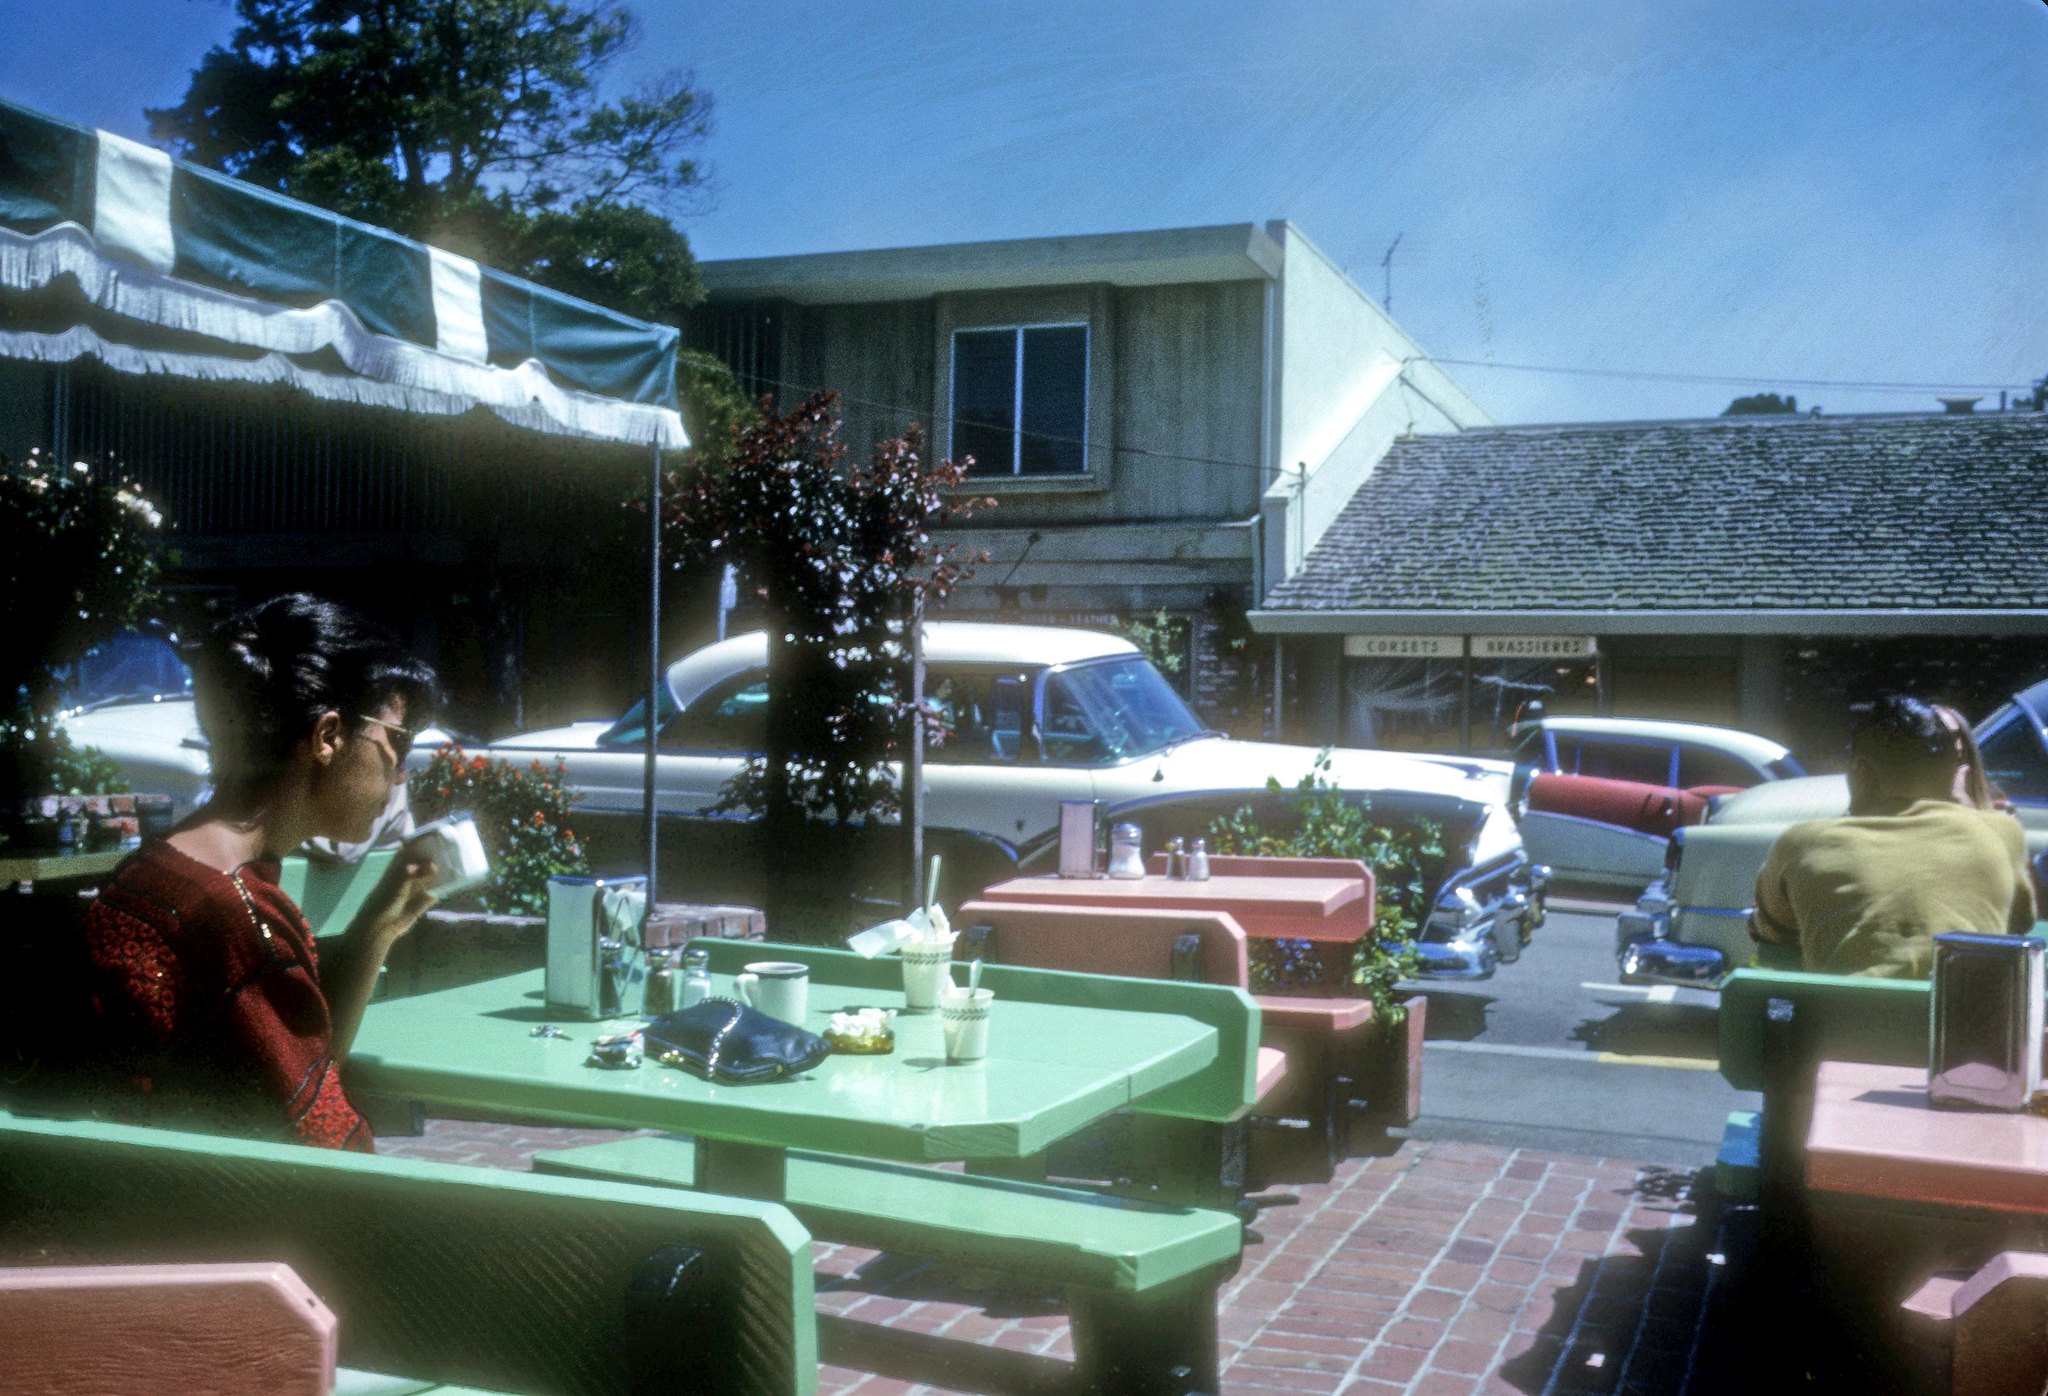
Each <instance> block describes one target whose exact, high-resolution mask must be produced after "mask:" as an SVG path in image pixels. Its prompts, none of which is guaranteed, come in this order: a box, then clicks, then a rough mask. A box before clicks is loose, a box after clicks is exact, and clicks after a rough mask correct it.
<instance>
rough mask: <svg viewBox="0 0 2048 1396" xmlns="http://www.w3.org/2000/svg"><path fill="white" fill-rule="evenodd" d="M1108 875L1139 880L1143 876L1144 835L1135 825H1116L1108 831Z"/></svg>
mask: <svg viewBox="0 0 2048 1396" xmlns="http://www.w3.org/2000/svg"><path fill="white" fill-rule="evenodd" d="M1109 875H1110V876H1111V877H1116V878H1139V877H1143V876H1144V875H1145V834H1144V831H1143V830H1142V829H1140V828H1139V827H1138V826H1137V825H1135V824H1118V825H1117V826H1115V827H1114V828H1112V829H1111V830H1110V831H1109Z"/></svg>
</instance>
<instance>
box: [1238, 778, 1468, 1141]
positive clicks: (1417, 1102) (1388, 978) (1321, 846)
mask: <svg viewBox="0 0 2048 1396" xmlns="http://www.w3.org/2000/svg"><path fill="white" fill-rule="evenodd" d="M1329 766H1330V753H1329V751H1328V750H1327V749H1325V750H1324V751H1323V753H1322V755H1321V756H1320V757H1319V758H1318V759H1317V762H1316V765H1315V767H1314V768H1313V769H1312V770H1310V771H1309V773H1308V774H1307V775H1305V776H1303V777H1302V779H1301V781H1300V783H1299V784H1298V785H1297V786H1296V787H1295V788H1296V791H1297V793H1298V794H1299V795H1300V801H1299V805H1298V813H1299V819H1298V821H1297V822H1295V823H1293V824H1292V825H1291V826H1290V827H1288V828H1285V829H1268V828H1265V827H1262V826H1261V825H1260V824H1259V822H1258V820H1257V819H1256V818H1255V817H1254V816H1253V814H1252V811H1251V810H1250V809H1249V808H1243V809H1239V810H1237V811H1236V812H1234V813H1232V814H1230V815H1227V816H1225V817H1224V818H1222V819H1218V820H1216V821H1215V822H1214V823H1212V824H1211V825H1210V826H1209V837H1210V842H1211V844H1212V846H1213V847H1214V849H1215V851H1216V852H1218V853H1237V854H1251V855H1255V856H1261V857H1279V858H1355V859H1357V860H1358V861H1360V862H1362V863H1364V864H1365V865H1366V866H1367V867H1369V868H1371V869H1372V872H1373V889H1374V890H1373V933H1372V934H1371V935H1368V936H1365V937H1364V938H1362V939H1361V940H1359V941H1358V942H1357V943H1356V944H1355V945H1354V946H1352V947H1351V952H1350V960H1349V962H1348V963H1347V964H1346V965H1345V966H1344V969H1343V973H1342V976H1341V978H1342V981H1343V982H1344V983H1345V984H1346V985H1348V986H1349V987H1350V989H1351V990H1352V991H1353V992H1354V993H1356V994H1357V995H1358V996H1359V997H1361V998H1367V999H1370V1000H1371V1001H1372V1006H1373V1021H1374V1023H1375V1024H1376V1028H1375V1031H1374V1034H1373V1037H1372V1045H1371V1048H1370V1050H1369V1054H1368V1056H1367V1058H1366V1060H1365V1061H1363V1062H1362V1063H1360V1072H1359V1078H1358V1081H1357V1085H1358V1086H1359V1088H1360V1089H1361V1090H1362V1091H1363V1092H1364V1094H1365V1098H1366V1100H1367V1101H1368V1102H1369V1110H1370V1116H1371V1118H1373V1119H1375V1120H1377V1121H1381V1122H1384V1123H1392V1124H1406V1123H1408V1122H1409V1121H1411V1120H1413V1119H1414V1118H1415V1117H1416V1116H1417V1115H1418V1114H1420V1113H1421V1109H1422V1044H1423V1035H1424V1030H1425V1015H1426V1013H1427V1010H1428V1008H1429V1000H1428V999H1427V998H1425V997H1424V996H1423V995H1421V994H1411V993H1403V992H1401V989H1400V985H1401V984H1402V983H1403V982H1404V981H1406V980H1408V979H1410V978H1412V977H1413V976H1414V975H1415V973H1416V971H1417V970H1418V969H1420V967H1421V962H1420V959H1419V957H1418V955H1417V953H1416V949H1415V937H1416V933H1417V932H1418V931H1419V930H1420V929H1421V926H1422V918H1423V915H1424V914H1425V912H1426V909H1427V907H1428V906H1429V891H1430V889H1429V884H1428V882H1427V880H1426V878H1425V876H1424V871H1423V870H1424V867H1425V866H1426V861H1427V860H1430V859H1434V858H1438V857H1441V856H1442V853H1443V848H1442V844H1441V837H1442V831H1441V830H1440V829H1438V828H1437V827H1436V826H1435V825H1433V824H1429V823H1427V822H1422V823H1418V824H1416V825H1415V826H1413V827H1411V828H1406V829H1393V828H1389V827H1387V826H1386V825H1383V824H1380V823H1378V822H1376V821H1375V820H1374V819H1373V817H1372V805H1371V802H1370V801H1369V800H1364V799H1348V800H1347V799H1346V798H1344V795H1343V792H1342V791H1340V790H1339V789H1338V788H1337V786H1336V785H1335V784H1334V783H1333V782H1332V781H1331V780H1330V779H1329V774H1328V772H1329ZM1267 789H1268V790H1269V791H1272V792H1274V793H1279V792H1280V791H1281V789H1282V787H1281V785H1280V782H1279V781H1277V780H1269V781H1268V782H1267ZM1319 954H1320V952H1319V951H1318V949H1317V947H1316V946H1315V944H1314V943H1313V942H1310V941H1305V940H1261V941H1255V942H1253V944H1252V946H1251V984H1252V989H1253V991H1254V992H1259V993H1301V992H1305V991H1306V992H1314V986H1316V985H1318V984H1327V983H1328V982H1329V976H1328V974H1327V973H1326V971H1325V967H1324V966H1323V964H1322V962H1321V960H1320V958H1319Z"/></svg>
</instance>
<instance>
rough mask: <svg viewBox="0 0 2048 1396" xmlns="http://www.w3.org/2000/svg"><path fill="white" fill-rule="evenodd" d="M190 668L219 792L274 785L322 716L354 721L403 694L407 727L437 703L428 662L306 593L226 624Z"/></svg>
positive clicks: (424, 718)
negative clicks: (341, 716)
mask: <svg viewBox="0 0 2048 1396" xmlns="http://www.w3.org/2000/svg"><path fill="white" fill-rule="evenodd" d="M193 671H194V672H193V680H194V689H195V695H194V696H195V699H196V706H197V708H198V715H199V724H200V727H201V728H202V729H203V730H204V731H205V733H206V736H207V743H208V746H209V747H210V748H211V751H212V758H213V781H214V785H215V787H216V788H217V789H219V790H222V791H251V790H260V789H262V788H264V787H267V786H268V785H270V784H272V783H274V782H275V781H276V779H277V778H278V777H279V776H280V775H281V774H282V773H283V771H284V769H285V766H286V763H287V762H288V761H289V760H290V758H291V754H292V751H293V749H294V748H295V747H296V746H297V745H298V743H299V741H300V740H301V739H302V738H304V737H306V736H307V735H308V734H309V733H311V731H312V730H313V726H314V724H315V723H317V722H318V721H319V720H320V718H321V716H322V715H323V714H325V713H329V712H338V713H340V714H342V715H343V716H344V717H351V718H357V717H361V716H363V715H364V714H366V713H370V712H374V711H375V710H376V709H377V708H379V707H381V706H383V705H384V704H385V703H387V702H389V701H390V700H392V699H393V698H400V697H402V698H404V700H405V705H406V707H405V711H406V724H407V725H408V726H410V727H415V728H418V727H422V726H425V725H427V724H428V723H430V722H431V721H433V718H434V715H435V713H436V711H437V710H438V709H439V707H440V700H441V694H440V682H439V680H438V679H437V678H436V677H435V675H434V671H433V669H432V668H431V667H430V666H428V665H427V664H425V663H423V662H421V661H420V660H418V659H415V658H414V657H413V656H412V655H410V654H408V653H406V651H405V648H404V646H403V645H401V644H400V643H399V640H398V637H397V636H396V635H395V634H393V633H392V632H391V631H390V630H388V629H386V628H385V627H384V626H382V625H379V624H377V623H376V622H375V621H372V620H368V619H366V618H365V617H363V616H361V615H358V614H357V613H356V612H354V611H352V610H350V609H349V608H347V607H346V606H342V605H339V604H337V603H335V602H332V601H326V600H323V599H321V598H320V597H317V596H309V595H307V594H305V593H304V592H293V593H291V594H289V595H286V596H276V597H272V598H271V599H270V600H268V601H265V602H262V603H261V604H259V605H256V606H252V607H250V608H249V609H248V610H246V611H243V612H241V613H239V614H237V615H235V616H233V617H231V618H230V619H228V620H226V621H223V622H222V623H221V624H220V625H218V626H216V627H215V628H214V630H213V632H212V634H211V635H209V636H208V637H207V639H206V641H205V642H204V643H203V644H202V646H201V648H200V653H199V656H198V660H197V662H196V663H195V664H194V665H193Z"/></svg>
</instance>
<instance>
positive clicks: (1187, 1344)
mask: <svg viewBox="0 0 2048 1396" xmlns="http://www.w3.org/2000/svg"><path fill="white" fill-rule="evenodd" d="M533 1166H534V1168H535V1169H536V1170H537V1171H539V1172H542V1173H546V1174H554V1175H560V1176H567V1177H577V1178H592V1179H605V1180H611V1181H616V1182H629V1183H654V1184H660V1185H665V1186H668V1187H675V1188H688V1187H691V1186H693V1185H694V1184H695V1182H696V1150H695V1147H694V1146H693V1145H692V1144H691V1142H690V1141H689V1140H687V1139H682V1138H677V1137H675V1136H672V1135H666V1136H662V1135H643V1136H640V1137H637V1138H632V1139H621V1140H617V1141H615V1142H612V1143H608V1144H592V1145H586V1146H584V1147H582V1148H577V1149H563V1150H559V1151H554V1152H548V1153H539V1154H535V1155H534V1159H533ZM785 1187H786V1192H785V1197H784V1200H785V1205H787V1206H788V1208H789V1210H790V1211H792V1212H794V1213H795V1214H796V1215H797V1217H798V1219H799V1220H801V1221H802V1222H803V1223H804V1225H805V1226H807V1227H809V1228H810V1229H811V1231H812V1232H813V1234H815V1235H817V1236H819V1237H821V1238H824V1239H827V1240H831V1241H838V1242H844V1243H846V1244H848V1245H855V1246H862V1247H866V1248H868V1249H871V1250H878V1251H894V1252H897V1253H899V1254H912V1255H920V1256H927V1257H930V1258H932V1259H935V1260H944V1261H953V1262H959V1263H964V1264H968V1265H973V1266H976V1267H978V1268H985V1269H992V1270H996V1271H999V1272H1001V1273H1002V1274H1003V1275H1004V1276H1005V1277H1006V1278H1009V1279H1012V1280H1016V1279H1028V1280H1030V1281H1031V1282H1033V1283H1038V1284H1044V1285H1049V1286H1057V1287H1058V1288H1059V1289H1060V1290H1061V1292H1062V1293H1063V1295H1064V1297H1065V1301H1066V1305H1067V1311H1068V1317H1069V1320H1070V1322H1071V1324H1072V1329H1073V1344H1074V1376H1075V1384H1076V1386H1077V1387H1078V1389H1080V1390H1083V1391H1099V1392H1105V1393H1125V1392H1129V1393H1139V1392H1160V1393H1174V1396H1178V1394H1179V1393H1184V1392H1188V1391H1194V1390H1211V1391H1212V1390H1214V1389H1215V1388H1216V1383H1217V1370H1216V1365H1217V1351H1216V1344H1217V1331H1216V1289H1217V1286H1218V1284H1219V1283H1220V1282H1221V1281H1222V1280H1223V1278H1225V1277H1226V1275H1227V1274H1228V1273H1229V1272H1230V1270H1231V1268H1232V1267H1233V1266H1234V1265H1235V1263H1236V1261H1237V1258H1238V1252H1239V1248H1240V1244H1241V1242H1240V1237H1241V1234H1242V1229H1241V1225H1240V1223H1239V1222H1238V1219H1237V1218H1236V1217H1235V1216H1233V1215H1231V1214H1229V1213H1225V1212H1213V1211H1205V1210H1200V1209H1194V1208H1175V1207H1163V1206H1159V1205H1156V1204H1151V1203H1145V1202H1134V1201H1130V1200H1128V1199H1124V1198H1118V1197H1113V1196H1110V1195H1108V1194H1105V1193H1097V1192H1087V1191H1081V1190H1076V1189H1072V1188H1061V1187H1052V1186H1048V1185H1046V1184H1042V1183H1029V1182H1022V1181H1018V1180H1014V1179H1008V1178H995V1177H988V1176H984V1175H978V1174H966V1173H955V1172H952V1171H949V1170H945V1169H937V1168H919V1167H916V1166H915V1165H911V1164H900V1163H883V1162H879V1161H876V1160H871V1159H855V1158H846V1157H842V1156H839V1155H834V1154H817V1153H810V1152H808V1151H804V1150H795V1149H793V1150H791V1151H790V1153H789V1162H788V1173H787V1175H786V1182H785ZM819 1321H820V1323H821V1324H823V1325H826V1326H827V1328H828V1330H830V1331H832V1332H833V1333H835V1334H837V1335H840V1336H842V1337H846V1336H850V1334H851V1332H852V1329H851V1327H850V1326H849V1325H848V1324H847V1323H846V1322H845V1321H844V1320H837V1319H834V1318H832V1317H831V1316H824V1317H821V1318H820V1320H819ZM899 1375H908V1373H899Z"/></svg>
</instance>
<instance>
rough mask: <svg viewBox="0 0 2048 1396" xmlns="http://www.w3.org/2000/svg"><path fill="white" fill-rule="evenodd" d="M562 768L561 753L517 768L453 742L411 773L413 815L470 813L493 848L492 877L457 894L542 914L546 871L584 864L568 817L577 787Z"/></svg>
mask: <svg viewBox="0 0 2048 1396" xmlns="http://www.w3.org/2000/svg"><path fill="white" fill-rule="evenodd" d="M565 774H566V771H565V770H564V768H563V766H562V763H561V762H560V761H556V762H555V763H554V764H553V765H551V766H543V765H542V764H541V763H540V762H538V761H535V762H532V763H530V764H529V765H527V766H526V767H525V768H524V769H521V768H520V767H518V766H514V765H513V764H512V763H511V762H509V761H501V760H497V759H495V758H493V757H489V756H471V755H469V754H467V753H466V752H464V751H463V749H462V748H461V747H459V746H455V745H453V744H452V743H451V744H450V745H448V746H445V747H443V748H441V750H439V751H437V752H435V753H434V759H433V760H432V761H430V762H428V763H427V768H426V769H425V770H424V771H421V772H420V773H419V774H417V775H415V776H414V777H413V778H412V808H413V814H414V816H415V817H416V818H418V819H419V820H421V821H422V822H425V821H427V820H430V819H439V818H440V817H441V816H442V815H444V814H448V813H450V812H457V813H464V814H468V815H471V816H472V817H474V818H475V820H476V826H477V832H478V833H479V834H481V835H482V836H483V841H484V851H485V852H487V853H489V854H490V856H491V880H490V881H489V882H486V883H485V884H484V885H483V886H481V887H479V888H477V889H476V890H475V891H473V892H470V893H467V894H465V895H464V896H462V897H458V898H456V899H455V900H457V901H458V902H467V903H470V904H472V905H474V906H476V907H477V908H478V909H479V910H483V911H504V912H514V913H518V914H523V915H527V916H545V915H547V911H548V879H549V878H550V877H553V876H555V875H556V874H558V873H560V874H566V875H569V876H576V875H580V874H586V873H588V872H589V871H590V860H589V859H588V858H586V857H585V856H584V854H583V846H582V845H581V844H579V843H577V842H576V834H575V831H574V830H572V829H571V828H570V827H569V824H568V819H569V805H570V802H571V801H573V800H574V799H575V798H576V793H575V792H574V791H573V790H571V789H569V787H568V786H567V785H565V784H564V783H563V777H564V775H565Z"/></svg>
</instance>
